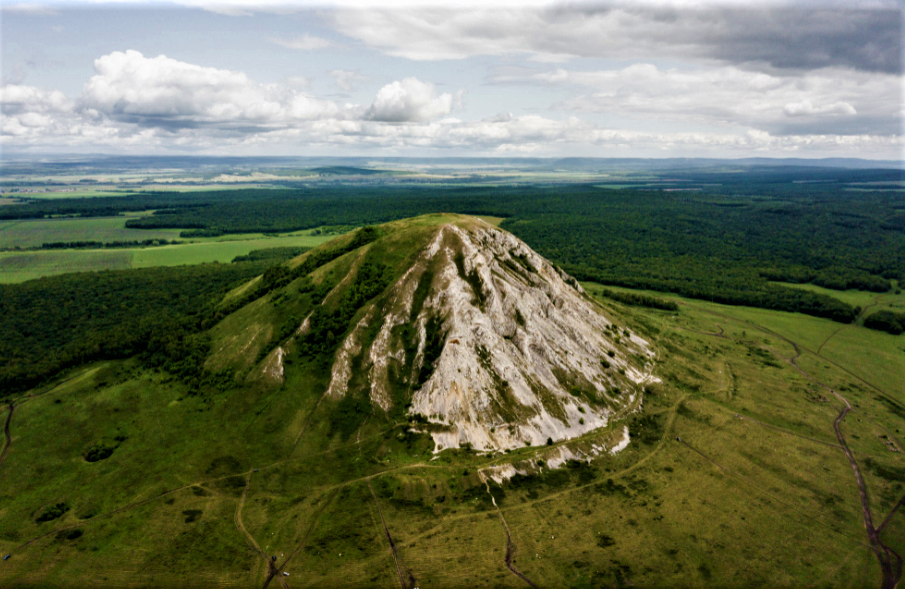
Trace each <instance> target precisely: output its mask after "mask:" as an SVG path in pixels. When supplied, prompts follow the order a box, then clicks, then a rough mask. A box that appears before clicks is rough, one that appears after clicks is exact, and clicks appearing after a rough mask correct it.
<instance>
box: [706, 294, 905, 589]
mask: <svg viewBox="0 0 905 589" xmlns="http://www.w3.org/2000/svg"><path fill="white" fill-rule="evenodd" d="M710 312H711V313H713V314H715V315H718V316H721V317H725V318H727V319H730V320H732V319H733V318H732V317H729V316H727V315H723V314H722V313H718V312H716V311H710ZM748 323H749V324H750V325H751V326H752V327H754V328H756V329H758V330H760V331H763V332H764V333H768V334H770V335H773V336H774V337H777V338H779V339H780V340H782V341H784V342H786V343H788V344H790V345H791V346H792V347H793V349H794V350H795V354H794V355H793V356H792V357H791V358H786V359H785V360H786V362H788V363H789V364H790V365H791V366H792V367H794V368H795V369H796V370H797V371H798V372H799V373H801V375H802V376H804V377H805V378H807V379H808V380H810V381H811V382H813V383H815V384H817V385H818V386H820V387H822V388H824V389H826V390H827V391H829V392H830V393H831V394H832V395H833V396H834V397H836V398H837V399H838V400H839V401H841V402H842V403H843V405H844V406H843V408H842V411H841V412H840V413H839V415H838V416H837V417H836V419H835V421H833V429H834V431H835V433H836V439H837V440H838V441H839V446H840V447H841V448H842V451H843V453H844V454H845V456H846V458H847V459H848V462H849V464H850V465H851V467H852V471H853V472H854V474H855V481H856V482H857V484H858V494H859V496H860V500H861V511H862V515H863V517H864V527H865V530H866V531H867V538H868V540H869V542H870V546H871V549H872V550H873V551H874V554H876V556H877V560H879V562H880V570H881V571H882V573H883V581H882V584H881V588H882V589H895V587H896V586H897V585H898V583H899V580H900V579H901V577H902V557H901V556H900V555H899V554H898V553H896V552H895V551H894V550H892V549H891V548H889V547H888V546H886V545H885V544H883V542H882V541H881V540H880V534H879V530H878V529H877V528H876V527H874V523H873V515H872V514H871V510H870V503H869V501H868V497H867V487H866V485H865V484H864V478H863V476H862V475H861V469H860V468H859V467H858V463H857V461H855V456H854V454H853V453H852V451H851V449H850V448H849V447H848V444H847V443H846V442H845V436H844V435H843V434H842V429H841V423H842V421H843V420H844V419H845V416H846V415H848V413H849V412H850V411H851V410H852V404H851V403H849V401H848V399H846V398H845V397H843V396H842V395H841V394H839V392H838V391H836V390H835V389H833V388H832V387H830V386H829V385H827V384H825V383H823V382H821V381H820V380H818V379H816V378H814V377H813V376H811V375H810V374H809V373H807V372H806V371H805V370H804V369H802V368H801V367H800V366H799V365H798V363H797V360H798V358H799V357H800V356H801V350H802V349H803V347H802V346H799V345H798V343H797V342H795V341H793V340H791V339H789V338H787V337H786V336H784V335H781V334H779V333H776V332H775V331H773V330H770V329H767V328H766V327H763V326H761V325H758V324H756V323H753V322H748ZM837 333H838V330H837ZM833 335H835V334H833ZM831 337H832V336H831ZM828 339H829V338H828ZM827 341H828V340H827ZM824 343H826V341H824ZM822 347H823V346H822V345H821V348H822ZM808 351H810V350H808ZM811 353H813V354H814V355H815V356H817V357H818V358H822V359H824V360H826V361H827V362H830V363H831V364H833V365H834V366H836V367H837V368H839V369H841V370H843V371H845V372H846V373H848V374H851V375H852V376H855V377H856V378H858V379H859V380H861V381H862V382H864V383H865V384H868V385H869V386H871V387H872V388H874V389H875V390H877V391H879V392H881V393H883V394H884V395H885V394H886V393H885V392H884V391H882V390H881V389H880V388H879V387H876V386H875V385H873V384H871V383H868V382H867V381H865V380H864V379H862V378H860V377H858V376H857V375H854V374H853V373H852V372H851V371H849V370H848V369H846V368H844V367H842V366H840V365H838V364H836V363H835V362H833V361H832V360H829V359H827V358H824V357H823V356H821V355H820V354H819V353H816V352H811ZM689 447H690V446H689ZM695 452H698V451H697V450H695ZM698 454H701V453H700V452H698ZM701 455H702V456H703V454H701ZM705 458H706V457H705ZM708 460H710V459H709V458H708ZM711 462H712V461H711ZM720 468H724V467H722V466H721V467H720ZM897 507H898V506H897ZM881 527H882V526H881Z"/></svg>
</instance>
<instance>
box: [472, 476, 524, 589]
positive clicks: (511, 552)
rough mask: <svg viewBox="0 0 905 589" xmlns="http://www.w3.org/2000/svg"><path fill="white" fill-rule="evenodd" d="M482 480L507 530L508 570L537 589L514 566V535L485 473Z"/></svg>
mask: <svg viewBox="0 0 905 589" xmlns="http://www.w3.org/2000/svg"><path fill="white" fill-rule="evenodd" d="M481 479H482V480H483V481H484V487H485V488H486V489H487V494H488V495H490V500H491V501H492V502H493V507H494V508H495V509H496V512H497V515H499V516H500V522H501V523H502V524H503V529H504V530H506V568H507V569H509V570H510V571H512V574H513V575H515V576H516V577H518V578H519V579H521V580H522V581H524V582H526V583H528V585H530V586H531V587H534V589H537V585H535V584H534V582H533V581H532V580H531V579H529V578H528V577H526V576H525V575H524V574H523V573H522V572H521V571H519V570H518V569H516V568H515V567H514V566H512V559H513V557H515V544H513V543H512V534H511V533H510V532H509V524H507V523H506V518H504V517H503V512H502V511H500V506H499V505H497V504H496V499H495V498H494V496H493V493H491V492H490V485H489V484H488V483H487V479H486V478H485V477H484V473H483V472H482V473H481Z"/></svg>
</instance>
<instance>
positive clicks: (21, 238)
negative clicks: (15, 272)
mask: <svg viewBox="0 0 905 589" xmlns="http://www.w3.org/2000/svg"><path fill="white" fill-rule="evenodd" d="M127 220H128V219H127V218H126V217H103V218H92V219H38V220H23V221H0V248H10V247H16V246H18V247H22V248H30V247H41V244H43V243H52V242H72V241H101V242H110V241H144V240H146V239H166V240H174V239H179V232H180V230H179V229H161V230H151V231H144V230H140V229H127V228H126V221H127Z"/></svg>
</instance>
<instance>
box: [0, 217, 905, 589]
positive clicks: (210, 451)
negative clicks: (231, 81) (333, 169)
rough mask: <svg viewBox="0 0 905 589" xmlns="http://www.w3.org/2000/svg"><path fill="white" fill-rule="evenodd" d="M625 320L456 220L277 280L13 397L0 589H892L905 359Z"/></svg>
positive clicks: (590, 291)
mask: <svg viewBox="0 0 905 589" xmlns="http://www.w3.org/2000/svg"><path fill="white" fill-rule="evenodd" d="M618 292H622V291H618ZM615 293H617V291H613V290H602V289H600V288H599V287H598V286H597V285H594V284H585V285H581V284H579V283H576V282H575V281H574V280H572V279H571V278H569V276H568V275H566V274H563V273H562V272H561V271H559V270H558V269H557V268H556V267H554V266H552V265H551V264H550V263H549V262H547V261H546V260H544V259H543V258H542V257H540V256H539V255H537V254H536V253H535V252H533V251H532V250H531V249H530V248H528V247H527V246H526V245H524V244H523V243H522V242H520V241H519V240H518V239H516V238H515V237H514V236H512V235H510V234H508V233H506V232H505V231H502V230H500V229H496V228H494V227H492V226H489V225H487V224H485V223H483V222H482V221H479V220H477V219H473V218H469V217H462V216H457V215H441V214H438V215H428V216H423V217H417V218H414V219H408V220H404V221H396V222H393V223H388V224H384V225H380V226H377V227H368V228H363V229H359V230H357V231H354V232H352V233H349V234H346V235H343V236H340V237H338V238H336V239H334V240H333V241H331V242H328V243H326V244H324V245H321V246H319V247H317V248H315V249H312V250H310V251H308V252H305V253H303V254H302V255H300V256H298V257H296V258H294V259H292V260H291V261H289V262H286V263H282V264H276V265H273V266H270V267H269V268H268V269H267V270H266V271H264V272H263V274H261V275H259V276H257V277H255V278H253V279H251V280H248V281H247V282H244V283H243V284H241V285H240V286H238V287H236V288H234V289H233V290H231V291H230V292H229V293H228V294H226V295H225V297H223V299H222V300H221V301H220V302H219V303H218V304H216V305H214V306H213V307H212V308H210V309H205V312H206V313H208V315H207V316H206V318H205V319H204V321H201V322H200V324H203V325H208V323H207V321H208V320H209V321H210V322H211V323H210V325H211V326H210V327H209V328H205V331H204V333H203V334H194V335H191V337H190V338H189V339H190V340H191V342H192V345H193V346H194V347H192V348H191V350H192V353H193V354H194V353H197V351H198V350H202V351H203V352H204V353H203V360H202V361H201V362H195V361H194V360H193V362H188V363H186V365H185V366H180V365H179V364H178V362H177V360H178V358H179V354H180V351H181V350H183V348H182V347H180V345H181V344H179V343H175V342H171V343H168V344H166V345H165V347H167V346H169V345H173V346H174V347H173V350H171V351H170V356H168V357H169V358H170V362H171V363H173V364H175V366H176V368H174V367H172V366H171V364H155V363H153V362H149V361H148V360H147V359H146V358H145V357H144V356H141V355H139V356H135V357H132V358H128V359H123V360H108V361H97V362H92V363H89V364H86V365H83V366H79V367H75V368H73V369H71V370H70V371H68V372H66V373H64V374H61V375H60V376H59V377H58V378H57V379H56V380H55V381H52V382H47V383H45V384H43V385H41V386H39V387H37V388H34V389H31V390H29V391H26V392H24V393H21V394H17V395H13V396H11V397H10V401H9V403H8V405H7V413H6V416H5V417H6V421H5V424H6V428H5V431H6V439H7V442H6V444H5V445H4V449H3V452H2V455H0V551H2V553H3V554H4V555H5V554H10V555H11V556H10V558H9V559H8V560H5V561H0V584H2V585H3V586H9V587H36V586H59V587H86V586H89V587H90V586H104V587H120V586H136V585H139V586H155V587H161V586H162V587H169V586H175V587H193V586H199V587H200V586H205V587H209V586H211V585H216V586H235V587H254V586H260V587H263V586H268V585H273V584H276V583H279V584H280V585H281V586H283V587H289V586H312V587H320V586H336V585H342V586H346V587H375V586H381V587H393V586H396V587H402V589H407V588H410V587H414V586H438V587H459V586H465V585H467V586H494V587H499V586H503V587H509V586H511V587H524V586H568V587H576V588H578V587H602V586H626V585H629V584H631V585H634V586H636V587H655V586H663V585H664V584H667V585H671V586H721V587H723V586H749V585H751V584H760V585H769V586H777V587H778V586H789V587H796V586H801V585H804V584H811V583H813V582H814V580H815V579H818V582H820V581H819V580H820V579H823V580H827V582H828V583H829V584H832V585H836V586H852V587H860V586H880V585H881V583H885V584H886V585H885V586H893V585H895V582H896V581H897V580H898V577H899V576H900V574H901V573H900V571H901V568H900V564H899V563H900V562H901V561H900V560H897V558H898V555H899V554H901V553H902V549H903V548H905V546H903V545H902V542H901V538H903V537H905V535H903V534H902V531H903V530H905V527H903V526H905V520H903V516H905V514H903V513H901V510H898V511H897V506H898V505H901V504H902V501H901V499H900V498H901V497H902V495H903V486H902V483H903V474H902V464H901V459H900V456H901V450H902V449H903V443H902V432H901V419H902V416H903V415H905V404H903V402H902V400H901V390H900V384H901V382H902V379H901V377H902V374H901V365H902V363H901V354H902V350H901V349H900V348H901V345H900V344H898V343H897V342H898V341H899V340H897V339H896V336H893V335H889V334H885V333H881V332H876V331H872V330H867V329H862V328H860V327H858V326H855V325H850V326H849V325H840V324H839V323H834V322H832V321H830V320H828V319H821V318H816V317H808V316H804V315H798V314H794V315H793V314H790V313H783V312H778V311H768V310H758V309H746V308H741V307H727V306H723V305H719V304H713V303H710V302H702V301H689V300H684V299H681V298H679V297H675V296H669V299H670V300H669V301H668V302H669V303H671V304H666V303H667V301H659V302H656V301H655V300H654V299H653V298H652V297H651V296H650V295H645V296H627V295H625V296H619V295H618V294H615ZM599 295H600V296H601V298H598V296H599ZM658 296H663V295H658ZM891 296H893V295H890V294H883V295H877V298H878V299H879V298H881V297H891ZM652 300H653V301H654V302H656V304H651V301H652ZM636 302H637V303H638V304H639V305H647V306H633V304H634V303H636ZM623 303H629V304H623ZM652 307H653V308H652ZM676 308H678V311H676ZM187 337H188V336H187ZM840 342H845V344H844V345H842V344H841V343H840ZM183 343H185V342H183ZM202 344H203V345H202ZM852 350H855V351H857V350H871V351H872V353H871V354H869V355H868V354H864V353H861V354H855V357H854V360H856V361H853V357H852V354H853V352H852ZM186 360H188V358H186ZM658 381H659V382H658ZM894 449H895V451H894ZM853 467H854V468H855V469H856V470H857V471H858V472H859V480H860V481H861V482H860V486H859V483H858V481H856V477H854V476H853ZM871 515H872V517H873V519H872V520H871V517H870V516H871ZM866 522H871V523H870V524H869V526H868V527H867V532H868V533H867V534H865V527H866ZM740 555H743V556H740ZM273 557H275V558H273ZM897 566H898V567H899V568H898V569H897V568H896V567H897ZM287 572H288V573H290V575H289V576H288V577H287V576H284V575H283V573H287ZM890 583H892V584H891V585H890Z"/></svg>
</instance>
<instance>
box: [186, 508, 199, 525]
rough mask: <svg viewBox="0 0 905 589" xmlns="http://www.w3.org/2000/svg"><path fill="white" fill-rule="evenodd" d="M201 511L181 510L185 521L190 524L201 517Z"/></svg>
mask: <svg viewBox="0 0 905 589" xmlns="http://www.w3.org/2000/svg"><path fill="white" fill-rule="evenodd" d="M202 513H204V512H203V511H201V510H200V509H186V510H185V511H183V512H182V515H184V516H185V523H187V524H191V523H194V522H196V521H198V520H199V519H201V514H202Z"/></svg>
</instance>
